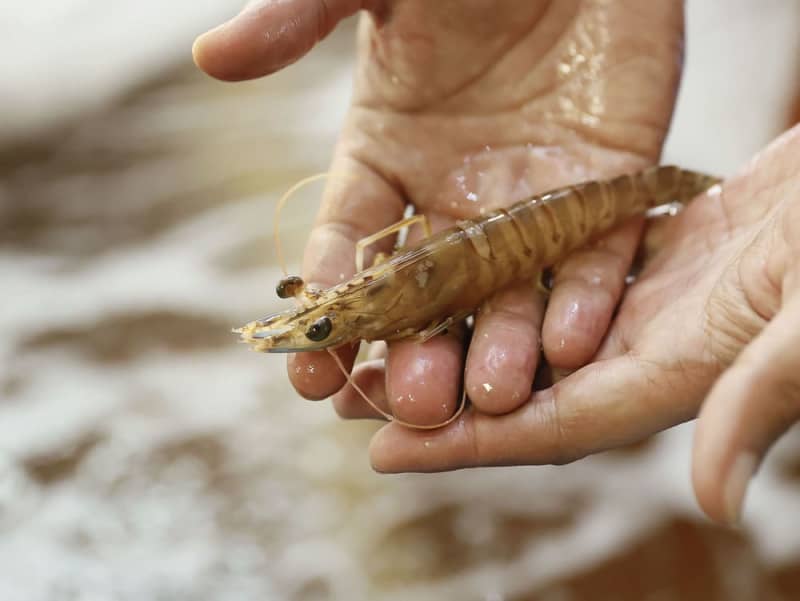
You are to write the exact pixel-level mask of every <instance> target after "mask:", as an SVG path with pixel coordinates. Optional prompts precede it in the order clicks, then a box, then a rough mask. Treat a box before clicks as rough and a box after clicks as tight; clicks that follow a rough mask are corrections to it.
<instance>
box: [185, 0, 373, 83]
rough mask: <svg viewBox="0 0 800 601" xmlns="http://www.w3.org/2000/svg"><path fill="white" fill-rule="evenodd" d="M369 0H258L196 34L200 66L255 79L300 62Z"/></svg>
mask: <svg viewBox="0 0 800 601" xmlns="http://www.w3.org/2000/svg"><path fill="white" fill-rule="evenodd" d="M367 4H370V2H368V0H255V1H254V2H249V3H248V4H247V6H246V7H245V8H244V10H242V12H241V13H239V14H238V15H237V16H236V17H234V18H233V19H231V20H230V21H228V22H227V23H225V24H223V25H220V26H219V27H217V28H216V29H212V30H211V31H209V32H207V33H204V34H203V35H201V36H200V37H199V38H197V40H195V43H194V47H193V48H192V54H193V56H194V61H195V63H196V64H197V66H198V67H200V69H202V70H203V71H205V72H206V73H208V74H209V75H211V76H212V77H216V78H217V79H222V80H225V81H239V80H243V79H254V78H256V77H261V76H263V75H268V74H270V73H273V72H274V71H278V70H279V69H282V68H283V67H285V66H287V65H289V64H291V63H293V62H295V61H296V60H297V59H299V58H300V57H301V56H303V55H304V54H306V53H307V52H308V51H309V50H311V49H312V48H313V47H314V46H315V45H316V44H317V42H319V41H320V40H322V39H323V38H324V37H325V36H327V35H328V34H329V33H330V32H331V31H332V30H333V28H334V27H336V25H337V24H338V23H339V21H341V20H342V19H344V18H346V17H349V16H350V15H353V14H355V13H356V12H357V11H358V10H359V9H361V8H366V5H367Z"/></svg>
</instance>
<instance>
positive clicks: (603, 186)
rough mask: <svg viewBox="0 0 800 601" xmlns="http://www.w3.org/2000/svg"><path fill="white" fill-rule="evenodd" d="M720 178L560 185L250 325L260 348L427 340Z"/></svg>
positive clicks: (657, 172) (682, 174) (665, 174)
mask: <svg viewBox="0 0 800 601" xmlns="http://www.w3.org/2000/svg"><path fill="white" fill-rule="evenodd" d="M718 181H719V180H718V179H717V178H715V177H712V176H709V175H705V174H702V173H697V172H693V171H688V170H684V169H680V168H678V167H667V166H664V167H652V168H649V169H646V170H644V171H641V172H638V173H635V174H630V175H623V176H620V177H616V178H614V179H611V180H607V181H589V182H585V183H581V184H577V185H574V186H568V187H565V188H560V189H558V190H554V191H552V192H548V193H545V194H541V195H538V196H534V197H533V198H530V199H528V200H524V201H521V202H518V203H516V204H514V205H512V206H510V207H509V208H507V209H499V210H497V211H494V212H492V213H490V214H488V215H486V216H485V217H483V218H481V219H476V220H468V221H461V222H459V223H458V224H457V225H456V226H455V227H453V228H450V229H447V230H444V231H442V232H440V233H438V234H435V235H434V236H432V237H430V238H427V239H425V240H423V241H421V242H420V243H419V244H418V245H417V246H415V247H412V248H409V249H407V250H403V251H400V252H398V253H397V254H395V255H394V256H392V257H391V258H390V259H389V260H388V261H386V262H385V263H382V264H379V265H375V266H373V267H370V268H368V269H365V270H364V271H362V272H360V273H358V274H356V275H355V276H354V277H353V279H351V280H350V281H348V282H345V283H342V284H339V285H337V286H334V287H332V288H329V289H327V290H325V291H322V292H320V293H315V294H308V295H307V296H306V297H305V299H304V303H303V306H299V307H297V308H295V309H289V310H286V311H283V312H281V313H276V314H274V315H271V316H269V317H266V318H264V319H261V320H257V321H253V322H251V323H248V324H247V325H245V326H243V327H242V328H240V329H239V330H237V332H239V333H240V335H241V337H242V339H243V340H244V341H246V342H248V343H250V344H252V345H253V347H254V348H255V349H256V350H259V351H265V352H296V351H310V350H321V349H325V348H331V347H336V346H340V345H343V344H347V343H354V342H357V341H359V340H366V341H373V340H397V339H402V338H418V339H421V340H424V339H427V338H428V337H430V336H432V335H434V334H436V333H438V332H439V331H442V330H443V329H446V328H447V326H448V325H450V324H451V323H453V322H456V321H458V320H460V319H463V318H464V317H466V316H468V315H470V314H471V313H473V312H474V311H475V310H476V309H477V308H478V307H479V306H480V305H481V303H483V301H485V300H486V299H487V298H488V297H489V296H490V295H491V294H492V293H493V292H495V291H497V290H499V289H501V288H503V287H505V286H507V285H509V284H511V283H513V282H518V281H525V280H530V279H532V278H534V277H536V276H538V275H539V274H540V273H541V270H542V269H544V268H547V267H550V266H552V265H554V264H555V263H558V262H559V261H561V260H562V259H563V258H565V257H566V256H567V255H568V254H569V253H570V252H571V251H573V250H575V249H577V248H579V247H581V246H583V245H585V244H586V243H588V242H590V241H591V240H593V239H594V238H596V237H598V236H600V235H601V234H603V233H605V232H607V231H609V230H610V229H612V228H613V227H615V226H616V225H619V224H620V223H623V222H624V221H626V220H628V219H630V218H631V217H634V216H636V215H641V214H644V213H645V212H646V211H647V210H648V209H650V208H652V207H656V206H659V205H665V204H667V203H670V202H679V203H683V204H685V203H688V202H689V201H690V200H691V199H692V198H694V197H695V196H697V195H698V194H700V193H702V192H704V191H705V190H707V189H708V188H710V187H711V186H713V185H714V184H716V183H718Z"/></svg>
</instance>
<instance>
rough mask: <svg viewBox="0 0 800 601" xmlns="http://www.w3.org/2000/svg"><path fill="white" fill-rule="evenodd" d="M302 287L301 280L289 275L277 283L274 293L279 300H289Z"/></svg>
mask: <svg viewBox="0 0 800 601" xmlns="http://www.w3.org/2000/svg"><path fill="white" fill-rule="evenodd" d="M303 285H304V284H303V278H301V277H299V276H296V275H290V276H288V277H285V278H283V279H282V280H281V281H280V282H278V285H277V286H275V292H277V293H278V297H279V298H291V297H292V296H295V295H296V294H297V291H298V290H300V289H301V288H302V287H303Z"/></svg>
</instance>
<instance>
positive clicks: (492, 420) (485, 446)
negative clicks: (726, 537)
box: [371, 127, 800, 522]
mask: <svg viewBox="0 0 800 601" xmlns="http://www.w3.org/2000/svg"><path fill="white" fill-rule="evenodd" d="M664 225H665V230H664V231H663V232H661V234H663V238H660V240H661V244H662V246H661V247H660V250H659V251H658V252H657V254H656V255H655V256H654V257H653V258H652V260H651V261H650V262H649V264H648V265H647V266H646V269H645V270H644V272H643V273H642V274H641V276H640V277H639V279H638V280H637V281H636V282H635V283H634V284H633V285H632V286H631V287H630V289H629V290H628V292H627V293H626V295H625V299H624V301H623V303H622V306H621V308H620V312H619V315H618V316H617V317H616V318H615V320H614V322H613V324H612V327H611V329H610V332H609V335H608V337H607V338H606V340H605V341H604V343H603V345H602V347H601V348H600V350H599V353H598V355H597V357H596V359H595V360H594V362H593V363H591V364H590V365H588V366H586V367H584V368H582V369H580V370H579V371H577V372H575V373H574V374H572V375H570V376H569V377H567V378H566V379H565V380H562V381H561V382H559V383H558V384H556V385H555V386H553V387H552V388H549V389H547V390H542V391H539V392H536V393H534V394H533V395H532V396H531V397H530V398H529V399H528V400H527V402H526V404H525V405H524V406H523V407H521V408H520V409H518V410H517V411H515V412H513V413H510V414H507V415H504V416H488V415H486V414H481V413H479V412H477V411H472V412H469V413H468V414H466V415H464V416H463V417H462V418H460V419H459V420H458V421H457V422H455V423H454V424H452V425H451V426H449V427H447V428H443V429H442V430H439V431H434V432H415V431H412V430H408V429H406V428H402V427H399V426H397V425H396V424H389V425H388V426H386V427H384V428H383V429H382V430H381V431H380V432H379V433H378V434H377V435H376V437H375V438H374V439H373V441H372V445H371V456H372V461H373V464H374V465H375V467H376V468H377V469H378V470H381V471H391V472H396V471H437V470H450V469H457V468H463V467H470V466H481V465H509V464H544V463H564V462H569V461H572V460H575V459H578V458H580V457H583V456H585V455H587V454H591V453H595V452H598V451H602V450H605V449H609V448H613V447H617V446H619V445H623V444H626V443H630V442H633V441H637V440H640V439H642V438H644V437H646V436H648V435H650V434H652V433H654V432H657V431H659V430H662V429H665V428H668V427H670V426H672V425H674V424H677V423H679V422H682V421H685V420H688V419H691V418H693V417H695V416H696V415H697V414H698V411H699V414H700V416H699V421H698V425H697V430H696V435H695V446H694V458H693V480H694V487H695V491H696V494H697V497H698V499H699V501H700V504H701V506H702V507H703V509H704V510H705V511H706V513H708V515H709V516H711V517H712V518H714V519H717V520H720V521H724V522H735V521H736V520H737V519H738V517H739V514H740V511H741V506H742V502H743V498H744V494H745V491H746V488H747V484H748V481H749V479H750V478H751V476H752V475H753V473H754V471H755V470H756V468H757V467H758V464H759V463H760V461H761V460H762V458H763V456H764V454H765V453H766V452H767V450H768V448H769V447H770V445H771V444H772V443H773V442H774V441H775V440H776V439H777V438H778V437H779V436H780V435H782V434H783V432H784V431H785V430H786V429H788V428H789V427H790V426H791V425H792V424H793V423H794V422H796V421H797V420H798V418H800V127H796V128H795V129H794V130H792V131H790V132H788V133H787V134H785V135H784V136H783V137H782V138H780V139H778V140H777V141H776V142H775V143H773V144H772V145H771V146H770V147H769V148H768V149H767V150H766V151H764V152H763V153H762V154H761V155H760V156H759V157H758V158H757V159H756V160H755V161H753V162H752V164H751V165H749V166H748V167H747V168H746V169H745V170H744V171H743V172H742V173H741V174H739V175H738V176H736V177H734V178H732V179H731V180H729V181H728V182H726V183H725V184H724V186H723V187H722V189H721V191H720V190H719V188H717V189H716V193H715V189H712V191H711V192H710V193H709V194H707V195H704V196H701V197H700V198H699V199H697V200H696V201H695V202H694V203H693V204H692V205H691V206H690V207H689V208H688V209H687V210H686V211H684V212H683V213H682V214H680V215H679V216H678V217H676V218H675V219H674V220H669V221H668V222H667V223H666V224H664ZM701 405H702V408H701Z"/></svg>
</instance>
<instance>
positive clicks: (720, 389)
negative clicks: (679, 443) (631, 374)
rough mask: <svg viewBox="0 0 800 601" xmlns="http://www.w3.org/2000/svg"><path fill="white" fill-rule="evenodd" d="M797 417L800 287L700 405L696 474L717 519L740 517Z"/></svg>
mask: <svg viewBox="0 0 800 601" xmlns="http://www.w3.org/2000/svg"><path fill="white" fill-rule="evenodd" d="M784 294H787V290H786V288H784ZM798 418H800V290H796V291H794V294H793V295H791V296H790V297H789V298H788V300H787V301H786V302H785V304H784V306H783V307H782V308H781V310H780V311H779V312H778V314H777V315H776V316H775V317H774V318H773V320H772V321H771V322H770V323H769V324H767V326H766V327H765V328H764V329H763V330H762V331H761V333H760V334H759V335H758V336H757V337H756V338H755V339H754V340H753V341H752V342H751V343H750V344H749V345H748V346H747V347H745V349H744V350H743V351H742V353H741V354H740V356H739V357H738V358H737V359H736V361H735V362H734V364H733V365H732V366H731V367H730V368H729V369H728V370H727V371H726V372H725V373H724V374H723V375H722V377H720V379H719V380H718V381H717V383H716V384H715V386H714V387H713V388H712V390H711V393H710V394H709V396H708V398H707V400H706V402H705V404H704V406H703V409H702V411H701V412H700V417H699V419H698V423H697V430H696V432H695V443H694V453H693V455H694V456H693V466H692V467H693V469H692V479H693V483H694V489H695V494H696V495H697V500H698V501H699V503H700V506H701V507H702V508H703V510H704V511H705V512H706V513H707V514H708V515H709V516H710V517H711V518H712V519H715V520H717V521H720V522H725V523H728V524H736V523H738V521H739V518H740V514H741V511H742V505H743V501H744V497H745V494H746V491H747V487H748V484H749V482H750V479H751V478H752V477H753V474H754V473H755V471H756V469H757V468H758V465H759V464H760V463H761V461H762V459H763V457H764V455H765V454H766V453H767V451H768V450H769V448H770V446H772V444H773V443H774V442H775V441H776V440H777V439H778V438H779V437H780V436H781V435H782V434H783V433H784V432H785V431H786V430H787V429H788V428H789V427H790V426H791V425H792V424H793V423H794V422H795V421H797V419H798Z"/></svg>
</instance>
